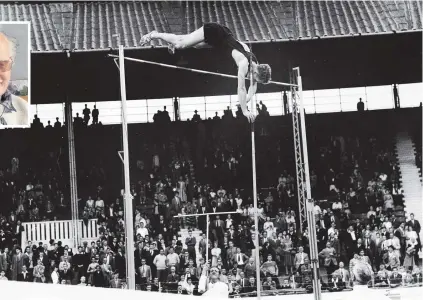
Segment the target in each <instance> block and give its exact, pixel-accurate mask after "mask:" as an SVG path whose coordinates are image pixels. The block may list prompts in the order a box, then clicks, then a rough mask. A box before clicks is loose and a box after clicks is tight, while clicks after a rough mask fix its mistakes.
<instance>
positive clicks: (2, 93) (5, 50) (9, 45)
mask: <svg viewBox="0 0 423 300" xmlns="http://www.w3.org/2000/svg"><path fill="white" fill-rule="evenodd" d="M30 25H31V22H29V21H0V129H4V128H29V127H30V119H29V108H30V105H31V78H30V77H31V76H30V75H31V26H30Z"/></svg>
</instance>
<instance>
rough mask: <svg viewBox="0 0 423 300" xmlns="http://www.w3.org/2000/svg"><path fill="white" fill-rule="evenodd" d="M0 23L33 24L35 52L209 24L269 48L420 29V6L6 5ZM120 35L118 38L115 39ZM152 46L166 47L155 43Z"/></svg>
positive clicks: (91, 46) (129, 43)
mask: <svg viewBox="0 0 423 300" xmlns="http://www.w3.org/2000/svg"><path fill="white" fill-rule="evenodd" d="M0 20H3V21H24V20H30V21H31V22H32V50H33V52H35V53H36V52H56V51H63V50H66V49H69V50H76V51H79V50H81V51H84V50H99V49H105V50H106V49H110V48H117V46H118V45H119V44H120V43H123V44H124V45H125V47H128V48H132V47H138V42H139V40H140V38H141V36H142V35H143V34H145V33H147V32H149V31H151V30H153V29H156V30H158V31H162V32H171V33H175V34H186V33H189V32H192V31H193V30H195V29H197V28H199V27H201V26H202V24H203V23H204V22H218V23H222V24H225V25H226V26H228V27H229V28H231V29H232V31H233V32H234V34H235V35H236V36H237V38H238V39H239V40H242V41H250V42H270V41H282V40H297V39H305V38H315V37H320V38H324V37H336V36H348V35H365V34H381V33H391V32H397V33H398V32H401V31H410V30H421V29H422V3H421V2H420V1H143V2H139V1H111V2H110V1H109V2H103V1H100V2H97V1H96V2H94V1H92V2H81V1H75V2H63V1H62V2H61V1H57V2H53V1H45V2H38V1H37V3H31V2H29V1H27V2H25V3H22V2H19V3H17V2H2V3H1V4H0ZM116 34H117V35H118V37H115V36H114V35H116ZM153 44H154V46H158V47H160V46H163V45H162V43H161V42H154V43H153Z"/></svg>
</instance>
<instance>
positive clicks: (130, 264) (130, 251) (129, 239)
mask: <svg viewBox="0 0 423 300" xmlns="http://www.w3.org/2000/svg"><path fill="white" fill-rule="evenodd" d="M119 75H120V94H121V100H122V142H123V167H124V174H125V191H124V195H123V196H124V210H125V238H126V239H125V240H126V282H127V287H128V289H130V290H135V258H134V219H133V212H132V211H133V208H132V195H131V189H130V188H131V185H130V178H129V147H128V122H127V115H128V112H127V106H126V83H125V58H124V50H123V45H119Z"/></svg>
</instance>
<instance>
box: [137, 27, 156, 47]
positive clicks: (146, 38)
mask: <svg viewBox="0 0 423 300" xmlns="http://www.w3.org/2000/svg"><path fill="white" fill-rule="evenodd" d="M153 33H157V31H155V30H153V31H152V32H150V33H147V34H145V35H143V36H142V37H141V41H140V44H141V46H144V45H146V44H149V43H150V42H151V35H152V34H153Z"/></svg>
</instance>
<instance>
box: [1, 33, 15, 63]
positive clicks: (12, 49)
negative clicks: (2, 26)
mask: <svg viewBox="0 0 423 300" xmlns="http://www.w3.org/2000/svg"><path fill="white" fill-rule="evenodd" d="M0 34H3V35H4V37H5V38H6V39H7V41H8V42H9V51H10V57H12V60H13V61H15V58H16V50H17V48H18V41H17V40H16V39H15V38H14V37H11V36H9V35H7V34H6V33H4V32H3V31H0Z"/></svg>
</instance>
